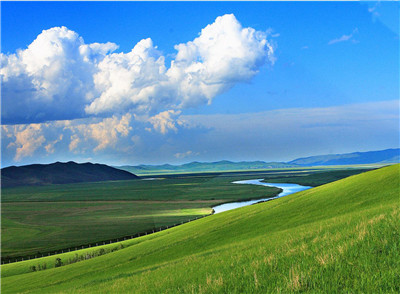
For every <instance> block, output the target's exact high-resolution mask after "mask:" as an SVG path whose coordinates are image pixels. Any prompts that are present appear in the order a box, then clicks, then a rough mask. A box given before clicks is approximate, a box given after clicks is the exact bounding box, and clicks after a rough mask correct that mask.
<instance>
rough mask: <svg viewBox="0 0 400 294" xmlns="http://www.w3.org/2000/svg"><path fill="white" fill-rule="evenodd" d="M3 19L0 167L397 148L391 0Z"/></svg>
mask: <svg viewBox="0 0 400 294" xmlns="http://www.w3.org/2000/svg"><path fill="white" fill-rule="evenodd" d="M1 16H2V19H1V34H2V35H1V38H2V39H1V42H2V50H1V51H2V67H1V71H0V76H1V78H2V166H7V165H12V164H16V165H21V164H27V163H36V162H52V161H56V160H60V161H63V160H64V161H65V160H76V161H95V162H104V163H109V164H140V163H153V164H156V163H165V162H169V163H181V162H187V161H192V160H197V161H211V160H222V159H228V160H266V161H269V160H271V161H272V160H290V159H294V158H296V157H300V156H310V155H316V154H325V153H341V152H353V151H368V150H375V149H385V148H396V147H398V145H399V132H398V131H399V105H398V104H399V69H398V65H399V30H398V23H399V4H398V3H396V2H327V3H323V2H2V3H1ZM62 27H64V28H62ZM247 28H250V29H247ZM202 30H203V31H202ZM43 31H44V32H43ZM148 38H150V39H151V41H149V40H150V39H148ZM35 39H36V40H37V41H35V42H34V40H35ZM142 40H145V41H142ZM97 43H98V45H93V44H97ZM30 44H31V45H30ZM179 44H181V45H179ZM177 45H179V46H177ZM28 46H30V47H29V48H28ZM135 46H136V47H135ZM134 47H135V48H136V49H135V52H134V53H132V54H129V52H131V50H132V49H133V48H134ZM244 53H245V54H244ZM138 58H139V59H140V60H139V61H138ZM138 69H139V71H140V73H139V74H138V73H137V72H135V70H136V71H137V70H138ZM230 126H231V127H230Z"/></svg>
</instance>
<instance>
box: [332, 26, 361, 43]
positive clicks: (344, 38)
mask: <svg viewBox="0 0 400 294" xmlns="http://www.w3.org/2000/svg"><path fill="white" fill-rule="evenodd" d="M356 33H358V28H355V29H354V30H353V32H352V33H351V34H350V35H343V36H341V37H340V38H337V39H333V40H330V41H329V42H328V45H333V44H336V43H340V42H347V41H351V42H353V43H357V42H358V41H356V40H354V35H355V34H356Z"/></svg>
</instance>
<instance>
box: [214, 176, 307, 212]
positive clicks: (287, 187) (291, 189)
mask: <svg viewBox="0 0 400 294" xmlns="http://www.w3.org/2000/svg"><path fill="white" fill-rule="evenodd" d="M262 180H263V179H254V180H243V181H235V182H232V183H233V184H244V185H260V186H269V187H277V188H280V189H282V190H283V191H282V192H281V193H279V194H278V195H276V196H275V197H270V198H262V199H256V200H248V201H240V202H231V203H225V204H221V205H217V206H214V207H213V209H214V213H220V212H223V211H227V210H231V209H235V208H239V207H243V206H247V205H251V204H255V203H258V202H265V201H269V200H273V199H277V198H281V197H284V196H288V195H290V194H293V193H296V192H299V191H303V190H307V189H310V188H312V187H308V186H301V185H297V184H285V183H264V182H261V181H262Z"/></svg>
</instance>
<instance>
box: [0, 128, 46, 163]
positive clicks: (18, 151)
mask: <svg viewBox="0 0 400 294" xmlns="http://www.w3.org/2000/svg"><path fill="white" fill-rule="evenodd" d="M3 132H6V133H8V134H11V136H8V137H9V138H15V141H13V142H11V143H9V144H8V146H7V148H15V156H14V160H15V161H17V162H18V161H21V159H22V158H24V157H27V156H32V154H33V153H34V152H35V151H36V149H38V148H39V147H41V146H42V145H43V143H44V142H45V141H46V139H45V137H44V136H43V133H42V126H41V125H40V124H30V125H18V126H3Z"/></svg>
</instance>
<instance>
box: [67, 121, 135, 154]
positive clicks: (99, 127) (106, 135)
mask: <svg viewBox="0 0 400 294" xmlns="http://www.w3.org/2000/svg"><path fill="white" fill-rule="evenodd" d="M131 118H132V115H131V114H129V113H128V114H126V115H123V116H122V117H120V118H119V117H117V116H115V115H114V116H112V117H110V118H105V119H103V120H102V121H100V122H96V123H81V124H77V123H71V122H65V127H64V129H68V130H70V131H71V132H72V133H73V134H72V135H71V137H70V139H71V142H70V144H69V150H70V151H74V150H75V151H76V150H77V148H78V146H79V145H80V143H83V142H84V143H85V144H86V143H88V140H93V141H95V142H96V146H95V147H94V149H93V151H94V152H96V151H100V150H103V149H106V148H107V147H115V146H116V144H117V143H118V139H119V138H121V137H127V136H128V135H129V133H130V131H131V130H132V127H131V126H130V122H131Z"/></svg>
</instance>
